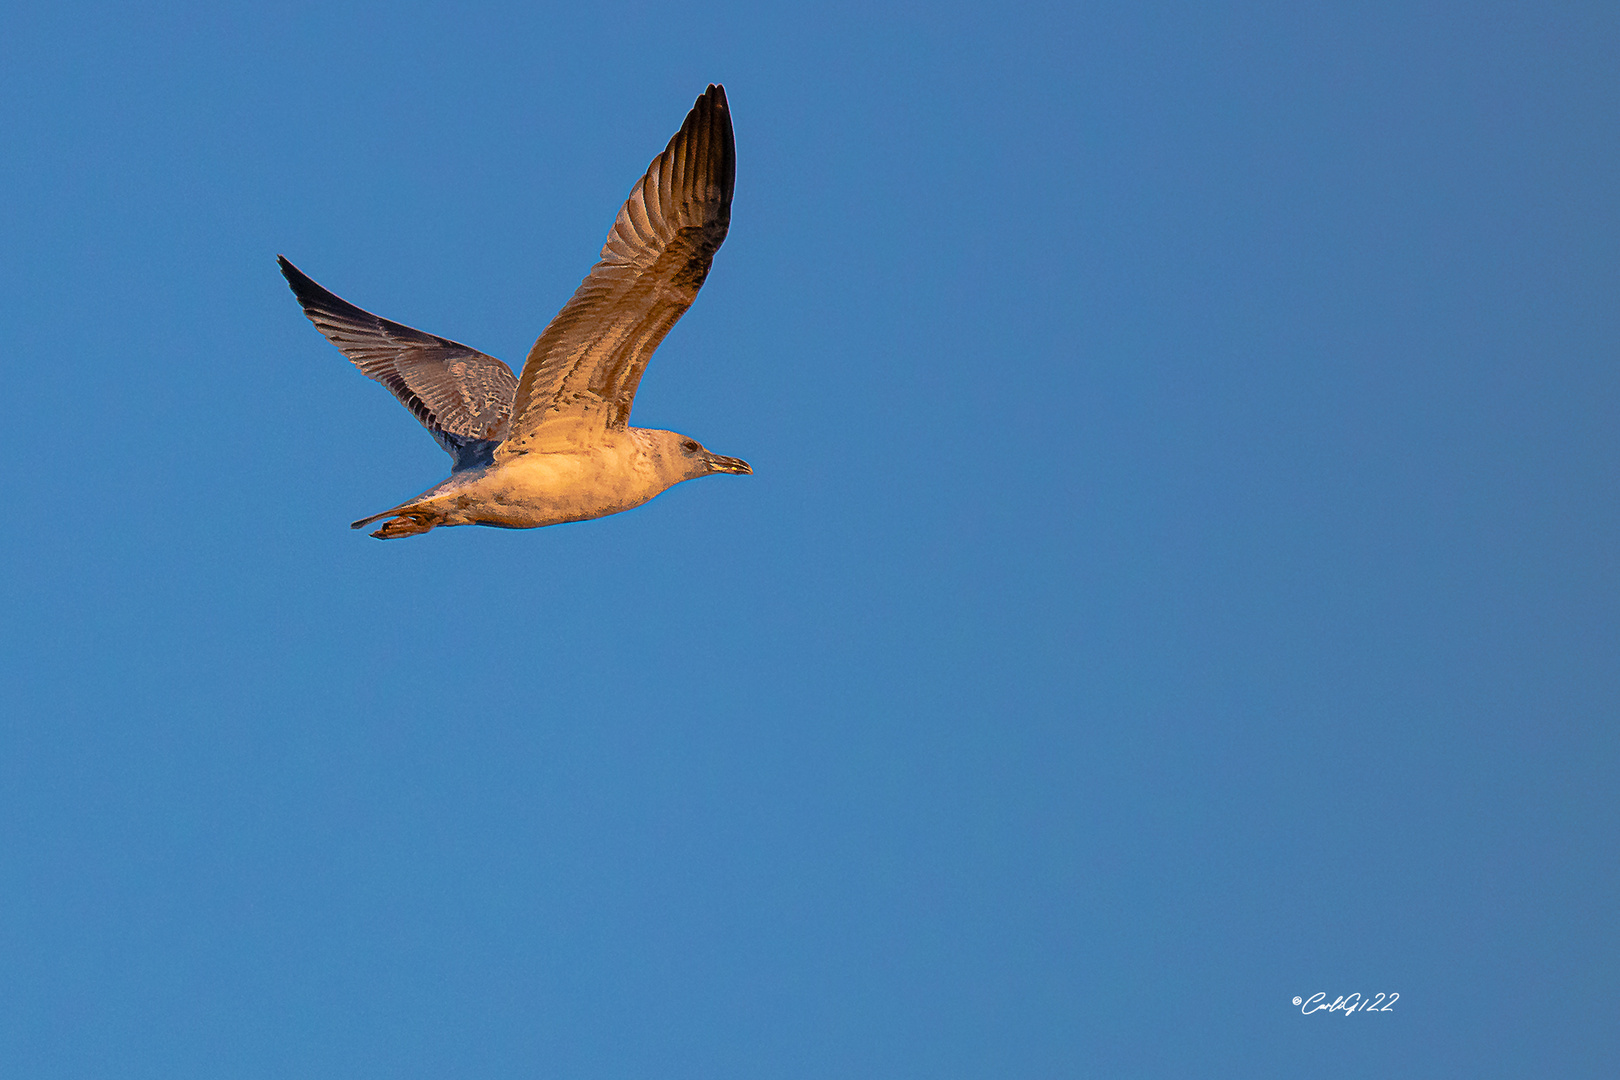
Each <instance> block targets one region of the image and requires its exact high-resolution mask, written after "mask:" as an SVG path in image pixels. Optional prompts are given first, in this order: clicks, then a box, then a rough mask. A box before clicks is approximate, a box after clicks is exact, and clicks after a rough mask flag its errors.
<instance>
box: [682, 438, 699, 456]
mask: <svg viewBox="0 0 1620 1080" xmlns="http://www.w3.org/2000/svg"><path fill="white" fill-rule="evenodd" d="M681 449H682V450H685V451H686V452H687V453H688V454H690V453H691V452H692V451H694V450H701V449H702V447H700V446H698V444H697V443H696V442H694V441H693V440H691V439H687V440H686V441H685V442H683V443H681Z"/></svg>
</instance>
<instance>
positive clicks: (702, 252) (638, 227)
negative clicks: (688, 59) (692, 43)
mask: <svg viewBox="0 0 1620 1080" xmlns="http://www.w3.org/2000/svg"><path fill="white" fill-rule="evenodd" d="M736 176H737V148H736V143H735V141H734V139H733V137H732V132H731V112H730V110H729V109H728V108H727V107H726V92H725V89H724V88H723V87H720V86H710V87H709V89H708V90H707V91H705V92H704V93H703V95H702V96H701V97H699V98H698V99H697V104H695V105H694V106H692V111H691V112H690V113H688V114H687V116H686V122H685V123H684V124H682V125H681V130H680V131H678V132H676V133H675V137H674V138H672V139H670V140H669V145H668V146H667V147H665V148H664V152H663V153H661V154H659V155H658V156H657V157H655V158H653V160H652V164H650V165H648V166H647V172H646V175H644V176H643V177H642V178H641V179H640V180H637V181H636V186H635V187H634V188H632V189H631V191H630V198H629V199H627V200H626V201H625V204H624V208H623V209H621V210H620V211H619V217H618V220H616V221H615V222H614V223H613V229H612V231H611V232H609V233H608V238H607V243H606V244H605V245H603V247H602V260H601V262H598V263H597V264H596V266H595V267H593V268H592V269H591V272H590V273H589V274H588V275H586V277H585V280H584V281H583V282H581V283H580V286H579V289H578V291H576V292H575V293H574V296H573V299H571V300H569V301H568V303H567V304H566V305H564V307H563V309H562V310H561V311H560V312H558V313H557V317H556V318H554V319H552V320H551V325H549V326H547V327H546V329H545V331H544V332H543V333H542V334H541V335H540V339H539V340H538V341H536V342H535V343H534V348H532V349H530V350H529V358H528V360H527V361H525V362H524V365H523V375H522V378H520V379H519V380H518V388H517V396H516V397H515V399H514V400H513V402H512V419H511V425H510V429H511V434H510V437H509V438H508V440H507V441H506V442H505V443H503V444H502V446H501V448H500V451H499V453H500V455H501V456H503V457H504V456H507V455H509V454H514V453H522V452H524V451H525V450H526V449H529V448H531V447H533V446H537V445H541V444H543V443H545V442H546V441H548V439H549V437H550V436H551V435H552V434H558V433H561V432H565V431H569V430H572V429H573V428H574V427H575V425H579V424H584V425H587V426H589V427H592V428H606V427H623V426H624V425H625V423H626V422H627V420H628V419H629V416H630V402H631V400H632V399H633V398H634V397H635V394H636V384H638V383H639V382H640V381H641V373H642V372H643V371H644V370H646V367H647V360H648V359H649V358H650V357H651V356H652V354H653V350H654V349H656V348H658V343H659V342H661V341H663V340H664V335H665V334H667V333H669V328H670V327H672V326H674V325H675V320H677V319H679V318H680V317H681V315H682V314H684V313H685V311H686V309H687V308H689V307H691V306H692V301H693V300H695V299H696V298H697V293H698V289H699V287H701V286H702V284H703V279H704V278H705V277H707V276H708V274H709V264H710V263H712V262H713V261H714V253H715V252H716V251H717V250H718V249H719V247H720V243H721V241H723V240H724V239H725V238H726V228H727V226H729V225H730V223H731V192H732V188H733V186H734V185H735V182H736Z"/></svg>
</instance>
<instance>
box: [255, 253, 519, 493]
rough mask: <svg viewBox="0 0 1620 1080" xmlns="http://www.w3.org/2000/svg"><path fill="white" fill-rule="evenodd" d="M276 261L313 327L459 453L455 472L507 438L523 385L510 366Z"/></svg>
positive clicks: (484, 459) (483, 460)
mask: <svg viewBox="0 0 1620 1080" xmlns="http://www.w3.org/2000/svg"><path fill="white" fill-rule="evenodd" d="M276 261H277V262H278V263H280V264H281V272H282V274H283V275H284V276H285V277H286V278H287V284H289V285H291V286H292V291H293V294H294V295H296V296H297V297H298V302H299V303H300V304H301V305H303V308H304V314H305V315H308V316H309V321H310V322H312V323H314V324H315V329H317V330H319V331H320V332H321V333H322V334H324V335H326V339H327V340H328V341H330V342H331V343H332V344H334V345H336V346H337V347H338V348H339V349H340V350H342V352H343V355H344V356H347V357H348V358H349V359H350V360H353V361H354V364H355V366H356V367H358V368H359V369H360V370H361V371H363V372H364V373H365V374H367V375H368V376H370V377H371V378H373V379H376V380H377V381H378V382H380V383H382V384H383V385H384V386H386V387H388V389H390V390H392V391H393V392H394V396H395V397H397V398H399V400H400V403H401V404H403V405H404V406H405V407H406V408H407V409H409V410H411V412H412V414H414V415H415V417H416V418H417V419H418V420H420V421H422V426H423V427H425V428H427V429H428V431H430V432H432V433H433V437H434V438H435V439H437V440H438V442H439V445H440V446H442V447H444V448H445V450H446V451H448V452H449V454H450V456H451V457H453V458H455V459H456V463H455V466H454V467H453V469H452V470H451V471H452V472H459V471H460V470H462V469H466V468H471V467H472V466H474V465H487V464H489V463H490V461H491V455H492V454H493V452H494V449H495V446H496V445H497V444H498V443H499V442H500V441H501V440H502V439H504V438H506V425H507V417H508V416H509V415H510V414H511V411H512V394H513V392H514V391H515V390H516V389H517V379H515V378H513V377H512V369H511V368H509V367H507V366H506V365H505V364H503V363H501V362H500V361H499V360H497V359H495V358H494V357H493V356H486V355H484V354H483V353H481V352H479V351H478V350H477V349H470V348H468V347H467V346H465V345H460V344H457V343H456V342H454V341H450V340H448V339H446V338H442V337H438V336H436V335H434V334H424V333H422V331H420V330H412V329H411V328H410V327H408V326H402V325H400V324H399V323H397V322H390V321H389V320H387V319H384V318H381V317H379V316H377V315H373V314H372V313H371V312H369V311H364V310H362V309H360V308H357V307H355V306H354V305H353V304H351V303H349V302H348V301H347V300H344V299H341V298H340V297H337V296H334V295H333V294H332V293H330V292H327V291H326V290H325V289H323V288H321V287H320V286H319V285H317V284H316V283H315V282H314V281H313V280H312V279H311V278H310V277H309V275H307V274H305V273H304V272H303V271H302V270H299V269H298V267H296V266H294V265H293V264H292V263H290V262H288V261H287V260H286V259H284V258H282V257H281V256H279V255H278V256H276Z"/></svg>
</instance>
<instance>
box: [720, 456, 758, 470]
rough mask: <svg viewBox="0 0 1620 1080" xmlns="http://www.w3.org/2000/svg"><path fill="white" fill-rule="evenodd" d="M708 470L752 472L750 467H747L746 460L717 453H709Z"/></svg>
mask: <svg viewBox="0 0 1620 1080" xmlns="http://www.w3.org/2000/svg"><path fill="white" fill-rule="evenodd" d="M709 471H710V472H728V473H752V472H753V471H754V470H753V469H750V468H749V467H748V462H746V461H744V460H743V459H742V458H734V457H721V456H720V455H719V454H710V455H709Z"/></svg>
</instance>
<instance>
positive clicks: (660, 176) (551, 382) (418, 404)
mask: <svg viewBox="0 0 1620 1080" xmlns="http://www.w3.org/2000/svg"><path fill="white" fill-rule="evenodd" d="M736 176H737V147H736V143H735V141H734V139H733V137H732V132H731V112H730V110H729V109H728V108H727V106H726V91H725V88H724V87H722V86H719V85H711V86H710V87H709V88H708V89H707V90H706V91H704V93H703V94H702V96H701V97H699V98H698V99H697V103H696V104H695V105H693V106H692V111H691V112H689V113H688V114H687V115H686V122H685V123H683V124H682V125H681V130H679V131H677V132H676V133H675V136H674V138H672V139H670V140H669V145H668V146H666V147H665V148H664V152H663V153H661V154H659V155H658V156H657V157H655V158H653V159H652V163H651V164H650V165H648V166H647V172H646V173H645V174H644V175H643V176H642V178H641V179H640V180H637V181H636V185H635V187H634V188H632V189H631V191H630V197H629V198H628V199H626V200H625V203H624V207H623V208H622V209H621V210H620V211H619V216H618V218H617V220H615V221H614V223H613V229H612V230H611V231H610V232H609V233H608V238H607V243H606V244H604V245H603V247H602V258H601V261H600V262H598V263H597V264H596V265H595V266H594V267H592V268H591V272H590V273H589V274H587V275H585V280H584V281H582V282H581V283H580V286H579V289H578V290H577V291H576V292H575V293H574V295H573V298H572V299H570V300H569V301H568V303H567V304H565V305H563V309H562V310H561V311H559V312H558V313H557V315H556V317H555V318H554V319H552V320H551V324H550V325H549V326H547V327H546V328H545V330H544V331H543V332H542V333H541V334H540V338H539V340H538V341H536V342H535V343H534V348H532V349H530V350H529V356H528V359H527V360H525V361H524V362H523V373H522V375H521V376H520V377H517V378H514V377H513V376H512V369H511V368H509V367H507V366H506V365H505V364H503V363H502V362H501V361H499V360H497V359H495V358H494V357H493V356H486V355H485V354H484V353H481V352H479V351H478V350H477V349H472V348H469V347H467V346H466V345H461V344H458V343H456V342H454V341H451V340H449V339H448V338H442V337H438V336H436V335H434V334H425V333H423V332H422V331H420V330H413V329H411V328H410V327H408V326H403V325H401V324H399V323H396V322H390V321H389V320H387V319H384V318H381V317H379V316H377V315H373V314H371V312H369V311H364V310H362V309H360V308H357V307H355V306H354V305H353V304H351V303H349V302H348V301H346V300H342V299H340V298H338V297H337V296H335V295H333V294H332V293H330V292H328V291H327V290H325V289H323V288H322V287H321V286H319V285H317V284H316V283H315V282H314V281H313V280H312V279H310V278H309V276H308V275H306V274H304V273H303V271H301V270H299V269H298V268H297V267H296V266H294V265H293V264H292V263H290V262H288V261H287V260H286V258H284V257H282V256H279V255H278V256H277V257H276V261H277V262H278V263H279V264H280V265H281V272H282V274H283V275H284V276H285V277H286V278H287V284H289V285H291V286H292V291H293V294H294V295H295V296H297V297H298V302H299V304H301V305H302V306H303V309H304V314H306V315H308V316H309V320H310V321H311V322H312V323H314V324H315V328H316V329H317V330H319V331H320V332H321V333H322V334H323V335H325V337H326V339H327V340H328V341H330V342H331V343H332V344H333V345H336V346H337V347H338V349H339V350H340V351H341V352H342V353H343V355H345V356H347V357H348V358H349V359H350V360H352V361H354V364H355V366H356V367H358V368H359V369H360V370H361V371H362V372H363V373H364V374H366V375H368V376H370V377H371V378H373V379H375V380H376V381H378V382H380V383H382V384H383V385H384V386H386V387H387V388H388V389H389V390H391V391H393V394H394V396H395V397H397V398H398V399H399V400H400V403H401V404H403V405H404V406H405V407H406V408H407V409H409V410H410V411H411V413H412V414H413V415H415V417H416V418H417V419H418V420H420V421H421V422H422V426H423V427H425V428H427V429H428V431H429V432H430V433H431V434H432V435H433V437H434V438H435V439H436V440H438V443H439V445H440V446H442V447H444V449H445V450H446V451H447V452H448V453H449V454H450V456H451V458H452V459H454V464H453V465H452V466H451V468H450V477H449V479H447V480H445V481H444V482H443V483H441V484H439V485H437V486H436V487H432V488H429V489H428V490H427V491H424V492H423V493H422V494H420V495H418V496H416V498H414V499H411V500H409V501H407V502H403V503H400V504H399V505H398V506H396V507H394V508H393V509H392V510H384V511H383V512H382V513H380V514H373V515H371V516H370V517H368V518H362V519H361V520H359V521H356V522H355V523H354V524H353V526H352V528H356V529H358V528H360V527H362V526H364V525H369V524H371V523H372V522H374V521H377V520H378V519H380V518H388V519H389V520H388V521H386V522H384V523H383V525H382V527H381V528H379V529H377V531H375V532H373V533H372V534H371V535H372V536H375V537H378V538H379V539H383V540H392V539H395V538H397V537H401V536H415V535H417V534H419V533H425V532H427V531H428V530H429V529H433V528H437V527H438V526H440V525H493V526H496V527H499V528H504V529H533V528H537V527H539V526H541V525H556V524H559V523H561V522H565V521H586V520H589V519H591V518H599V517H605V516H607V515H608V514H617V513H619V512H620V511H621V510H629V509H631V508H632V507H636V506H640V505H641V504H642V503H644V502H646V501H647V500H648V499H651V498H652V497H653V496H655V495H657V494H659V493H660V492H662V491H665V490H667V489H668V488H671V487H674V486H675V485H676V484H678V483H680V482H681V481H683V480H694V479H696V478H697V477H700V476H708V475H710V474H712V473H752V472H753V471H754V470H753V469H751V468H749V467H748V463H747V462H746V461H743V460H741V459H739V458H734V457H722V456H721V455H719V454H713V453H710V452H709V451H708V450H706V449H704V448H703V446H702V445H701V444H700V443H699V442H698V441H697V440H696V439H692V438H689V437H687V436H685V435H681V434H679V433H677V432H674V431H655V430H651V429H648V428H636V427H630V426H629V419H630V402H631V400H632V399H633V398H634V397H635V395H636V385H637V384H638V383H639V382H640V381H641V373H642V372H643V371H644V370H646V367H647V361H648V360H649V359H650V358H651V357H652V354H653V350H655V349H657V348H658V343H659V342H661V341H663V340H664V335H665V334H667V333H669V330H670V327H672V326H674V325H675V321H676V320H677V319H679V318H680V317H681V316H682V315H683V314H684V313H685V312H686V309H687V308H689V307H691V306H692V301H693V300H695V299H697V294H698V289H699V288H700V287H701V286H702V285H703V279H704V278H706V277H707V276H708V274H709V266H710V264H711V263H712V262H713V261H714V253H715V252H716V251H717V250H719V248H720V244H721V242H722V241H724V240H725V238H726V229H727V227H728V226H729V225H730V223H731V192H732V188H733V186H734V185H735V182H736Z"/></svg>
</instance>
